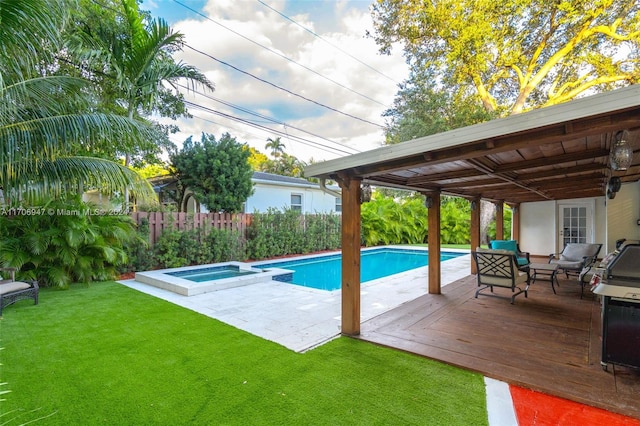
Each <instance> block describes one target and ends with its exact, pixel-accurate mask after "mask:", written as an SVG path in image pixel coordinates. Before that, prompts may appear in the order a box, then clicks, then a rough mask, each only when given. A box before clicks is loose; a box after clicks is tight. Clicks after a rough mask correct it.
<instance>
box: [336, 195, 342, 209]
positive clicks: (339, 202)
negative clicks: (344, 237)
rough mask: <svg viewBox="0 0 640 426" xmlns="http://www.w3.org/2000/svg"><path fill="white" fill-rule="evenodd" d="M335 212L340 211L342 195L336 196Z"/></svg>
mask: <svg viewBox="0 0 640 426" xmlns="http://www.w3.org/2000/svg"><path fill="white" fill-rule="evenodd" d="M336 212H338V213H340V212H342V197H336Z"/></svg>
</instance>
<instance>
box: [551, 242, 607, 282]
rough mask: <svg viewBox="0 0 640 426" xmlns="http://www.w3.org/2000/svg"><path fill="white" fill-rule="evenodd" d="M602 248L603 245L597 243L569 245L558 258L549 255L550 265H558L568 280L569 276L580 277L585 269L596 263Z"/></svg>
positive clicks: (552, 254)
mask: <svg viewBox="0 0 640 426" xmlns="http://www.w3.org/2000/svg"><path fill="white" fill-rule="evenodd" d="M601 248H602V244H597V243H568V244H567V245H565V246H564V249H563V250H562V253H560V254H559V255H558V257H556V255H555V254H554V253H551V254H550V255H549V263H555V264H557V265H558V269H559V270H560V271H562V272H564V274H565V275H566V276H567V278H569V274H571V275H575V276H580V273H581V272H582V271H583V270H584V269H585V267H588V266H591V265H593V264H594V263H595V261H596V259H597V258H598V253H600V249H601Z"/></svg>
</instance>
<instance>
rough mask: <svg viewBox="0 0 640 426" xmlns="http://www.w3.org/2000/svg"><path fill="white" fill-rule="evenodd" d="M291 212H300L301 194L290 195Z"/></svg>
mask: <svg viewBox="0 0 640 426" xmlns="http://www.w3.org/2000/svg"><path fill="white" fill-rule="evenodd" d="M291 210H296V211H299V212H301V211H302V194H291Z"/></svg>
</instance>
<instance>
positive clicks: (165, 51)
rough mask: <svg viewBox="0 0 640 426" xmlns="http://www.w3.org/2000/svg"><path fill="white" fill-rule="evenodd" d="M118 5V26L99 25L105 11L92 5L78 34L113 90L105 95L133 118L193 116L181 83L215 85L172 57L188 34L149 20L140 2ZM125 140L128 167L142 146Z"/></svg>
mask: <svg viewBox="0 0 640 426" xmlns="http://www.w3.org/2000/svg"><path fill="white" fill-rule="evenodd" d="M114 6H118V10H120V11H121V15H120V16H119V20H118V22H119V24H117V25H114V24H113V23H107V24H102V25H96V23H95V19H92V18H94V17H95V13H104V12H103V11H100V10H99V9H98V10H97V11H96V10H94V11H93V12H92V11H91V9H87V10H86V12H87V13H86V15H84V16H82V17H79V19H80V21H82V20H84V21H85V22H84V25H81V26H79V30H80V31H79V32H78V33H76V36H77V37H76V41H77V42H78V43H77V44H76V48H77V50H76V53H79V52H82V53H83V54H81V55H80V58H81V60H82V63H83V64H89V66H90V72H91V73H92V74H93V76H94V77H95V78H97V79H102V80H105V82H106V84H107V87H109V90H111V91H112V92H111V93H105V94H104V95H105V96H106V95H108V96H110V97H111V98H112V99H113V100H114V101H115V102H116V104H117V105H119V106H120V107H121V109H122V113H123V114H124V115H126V116H127V117H128V118H129V119H138V120H140V119H148V118H149V117H151V115H152V114H158V115H160V116H165V117H171V118H176V117H178V116H181V115H186V116H188V113H187V110H186V108H185V104H184V100H183V96H182V95H181V94H180V93H179V91H178V84H179V81H184V82H186V84H187V85H188V86H187V87H188V88H190V89H194V88H195V86H196V85H201V86H203V87H205V88H207V89H209V90H213V89H214V84H213V83H212V82H211V81H209V79H207V77H206V76H205V75H204V74H202V73H201V72H200V71H199V70H198V69H197V68H195V67H193V66H191V65H188V64H185V63H182V62H176V60H175V59H174V58H173V57H172V56H171V55H172V54H173V53H175V52H176V51H179V50H181V49H182V47H183V46H184V35H183V34H181V33H179V32H173V31H172V29H171V28H170V27H169V25H168V24H167V22H166V21H164V20H163V19H150V18H145V16H144V15H143V14H142V13H141V12H140V10H139V9H138V4H137V2H136V0H118V1H116V2H114ZM92 22H93V24H91V23H92ZM167 85H168V87H167ZM122 141H123V142H122V143H123V144H124V145H123V146H121V150H122V151H123V154H124V155H125V165H127V166H128V165H129V164H130V163H131V161H132V157H133V156H134V155H135V154H136V149H137V148H138V147H137V146H136V145H135V144H132V143H131V141H129V140H127V139H126V138H123V139H122Z"/></svg>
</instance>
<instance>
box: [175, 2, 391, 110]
mask: <svg viewBox="0 0 640 426" xmlns="http://www.w3.org/2000/svg"><path fill="white" fill-rule="evenodd" d="M173 1H174V2H175V3H177V4H179V5H180V6H182V7H184V8H185V9H188V10H190V11H192V12H193V13H195V14H197V15H199V16H202V17H203V18H205V19H207V20H209V21H211V22H213V23H214V24H216V25H218V26H220V27H222V28H224V29H225V30H227V31H230V32H232V33H233V34H235V35H237V36H239V37H242V38H243V39H245V40H247V41H249V42H250V43H253V44H255V45H256V46H259V47H261V48H263V49H265V50H267V51H268V52H270V53H273V54H274V55H277V56H279V57H281V58H282V59H285V60H287V61H289V62H291V63H293V64H296V65H298V66H299V67H301V68H304V69H305V70H307V71H309V72H312V73H313V74H315V75H317V76H319V77H321V78H323V79H325V80H327V81H330V82H331V83H333V84H335V85H337V86H340V87H342V88H343V89H346V90H348V91H350V92H352V93H354V94H356V95H358V96H361V97H363V98H365V99H367V100H369V101H371V102H375V103H377V104H378V105H380V106H383V107H387V108H388V107H389V106H388V105H386V104H384V103H382V102H379V101H377V100H375V99H373V98H371V97H369V96H367V95H365V94H362V93H360V92H358V91H356V90H353V89H352V88H350V87H347V86H345V85H344V84H342V83H340V82H338V81H336V80H333V79H332V78H329V77H327V76H326V75H324V74H321V73H319V72H318V71H316V70H314V69H312V68H309V67H307V66H306V65H303V64H301V63H300V62H298V61H296V60H294V59H291V58H289V57H288V56H286V55H283V54H282V53H280V52H277V51H275V50H273V49H271V48H270V47H267V46H265V45H263V44H260V43H258V42H257V41H255V40H252V39H250V38H249V37H247V36H245V35H243V34H241V33H239V32H237V31H235V30H233V29H231V28H229V27H227V26H226V25H224V24H221V23H220V22H217V21H216V20H214V19H212V18H210V17H209V16H207V15H205V14H204V13H202V12H199V11H197V10H195V9H193V8H191V7H189V6H187V5H186V4H184V3H181V2H180V1H178V0H173Z"/></svg>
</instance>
